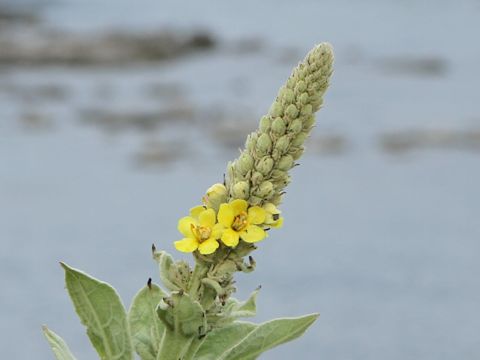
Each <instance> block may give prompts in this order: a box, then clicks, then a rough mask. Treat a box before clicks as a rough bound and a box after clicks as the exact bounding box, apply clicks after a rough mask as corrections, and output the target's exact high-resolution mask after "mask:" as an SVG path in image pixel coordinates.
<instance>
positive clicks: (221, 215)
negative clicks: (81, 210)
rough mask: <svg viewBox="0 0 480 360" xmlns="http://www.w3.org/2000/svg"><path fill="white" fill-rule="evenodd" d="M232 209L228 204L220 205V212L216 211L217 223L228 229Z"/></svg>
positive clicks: (230, 223)
mask: <svg viewBox="0 0 480 360" xmlns="http://www.w3.org/2000/svg"><path fill="white" fill-rule="evenodd" d="M233 217H234V215H233V208H232V207H231V206H230V205H229V204H222V205H220V210H218V222H219V223H220V224H222V225H223V226H225V227H226V228H229V227H230V226H231V225H232V222H233Z"/></svg>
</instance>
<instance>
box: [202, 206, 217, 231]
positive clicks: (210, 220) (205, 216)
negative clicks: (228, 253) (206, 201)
mask: <svg viewBox="0 0 480 360" xmlns="http://www.w3.org/2000/svg"><path fill="white" fill-rule="evenodd" d="M216 220H217V219H216V216H215V210H213V209H207V210H204V211H202V212H201V213H200V214H199V215H198V222H199V223H200V226H205V227H208V228H210V229H211V228H213V225H215V222H216Z"/></svg>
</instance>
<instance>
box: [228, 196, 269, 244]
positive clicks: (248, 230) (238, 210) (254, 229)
mask: <svg viewBox="0 0 480 360" xmlns="http://www.w3.org/2000/svg"><path fill="white" fill-rule="evenodd" d="M265 216H266V212H265V210H264V209H262V208H261V207H260V206H251V207H248V203H247V202H246V201H245V200H240V199H237V200H233V201H232V202H230V203H228V204H221V205H220V210H219V211H218V222H219V223H220V224H222V225H223V226H224V227H225V229H224V230H223V234H222V238H221V239H222V242H223V243H224V244H225V245H227V246H230V247H235V246H237V244H238V242H239V239H242V240H243V241H246V242H248V243H254V242H257V241H260V240H263V239H264V238H265V237H266V236H267V233H266V232H265V230H263V229H262V228H261V227H260V226H258V225H260V224H263V222H264V221H265Z"/></svg>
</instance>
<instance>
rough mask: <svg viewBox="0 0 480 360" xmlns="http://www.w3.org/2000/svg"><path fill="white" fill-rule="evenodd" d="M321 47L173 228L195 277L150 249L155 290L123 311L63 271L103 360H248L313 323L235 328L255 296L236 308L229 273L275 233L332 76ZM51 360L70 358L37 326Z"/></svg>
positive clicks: (249, 265)
mask: <svg viewBox="0 0 480 360" xmlns="http://www.w3.org/2000/svg"><path fill="white" fill-rule="evenodd" d="M332 63H333V52H332V48H331V46H330V45H329V44H326V43H322V44H320V45H317V46H316V47H315V48H313V49H312V50H311V51H310V52H309V53H308V55H307V56H306V58H305V60H304V61H303V62H301V63H300V64H299V65H298V66H297V67H296V68H295V69H294V70H293V73H292V74H291V76H290V77H289V79H288V80H287V82H286V84H285V85H284V86H283V87H282V88H281V89H280V91H279V93H278V95H277V97H276V99H275V101H274V102H273V104H272V106H271V108H270V110H269V111H268V114H267V115H265V116H263V117H262V118H261V120H260V126H259V128H258V129H257V130H256V131H254V132H253V133H251V134H250V135H249V136H248V138H247V141H246V144H245V149H244V150H243V151H242V152H241V154H240V156H239V157H238V159H236V160H235V161H233V162H231V163H229V164H228V167H227V171H226V176H225V180H224V183H222V184H220V183H218V184H214V185H213V186H211V187H210V188H209V189H208V190H207V192H206V194H205V195H204V196H203V198H202V204H200V205H198V206H196V207H193V208H192V209H190V212H189V215H188V216H185V217H182V218H181V219H180V220H179V222H178V230H179V232H180V233H181V235H182V236H183V238H182V239H180V240H178V241H176V242H175V243H174V246H175V248H176V249H177V250H178V251H181V252H187V253H192V254H193V258H194V261H195V266H194V268H193V269H191V268H190V265H189V264H188V263H187V262H185V261H174V260H173V258H172V257H171V256H170V255H169V254H167V253H166V252H165V251H158V250H157V249H156V248H155V246H153V247H152V253H153V258H154V260H155V261H156V262H157V264H158V267H159V272H160V280H161V282H162V284H163V287H160V286H158V285H155V284H154V283H152V281H151V279H149V280H148V283H147V285H146V286H145V287H144V288H143V289H141V290H140V291H139V292H138V294H137V295H136V296H135V298H134V299H133V302H132V305H131V307H130V309H129V310H128V312H127V311H126V310H125V308H124V306H123V304H122V302H121V300H120V298H119V296H118V295H117V293H116V291H115V289H114V288H112V287H111V286H110V285H109V284H107V283H105V282H102V281H99V280H97V279H95V278H93V277H91V276H89V275H87V274H85V273H84V272H82V271H79V270H76V269H74V268H72V267H70V266H68V265H66V264H64V263H61V265H62V267H63V269H64V270H65V279H66V287H67V290H68V293H69V295H70V298H71V299H72V302H73V305H74V307H75V310H76V312H77V314H78V315H79V317H80V320H81V322H82V324H83V325H85V326H86V328H87V335H88V337H89V338H90V341H91V343H92V344H93V346H94V347H95V349H96V351H97V352H98V354H99V356H100V358H101V359H105V360H114V359H115V360H130V359H134V358H135V353H136V354H138V356H139V357H140V358H141V359H143V360H180V359H182V360H191V359H197V360H220V359H221V360H251V359H256V358H258V357H259V356H260V354H262V353H263V352H265V351H267V350H269V349H271V348H273V347H274V346H277V345H280V344H282V343H285V342H287V341H290V340H292V339H295V338H297V337H299V336H301V335H302V334H303V333H304V332H305V330H306V329H307V328H308V327H309V326H310V325H311V324H312V323H313V322H314V321H315V319H316V318H317V317H318V314H311V315H306V316H302V317H297V318H282V319H275V320H272V321H269V322H266V323H263V324H254V323H251V322H245V321H240V320H239V319H242V318H246V317H252V316H254V315H255V313H256V297H257V292H258V289H257V290H256V291H254V292H253V293H252V295H251V296H250V297H249V298H248V299H247V300H246V301H243V302H241V301H238V300H237V299H235V298H234V297H232V294H233V293H234V292H235V286H234V283H235V282H234V275H235V273H236V272H239V271H241V272H247V273H248V272H252V271H253V270H254V269H255V261H254V260H253V258H252V256H251V253H252V252H253V251H254V250H255V249H256V248H257V243H258V242H260V241H262V240H264V239H265V238H267V237H268V236H269V234H270V233H271V232H273V231H272V230H273V229H277V228H281V227H282V224H283V218H282V216H281V212H280V209H279V205H280V204H281V202H282V197H283V195H284V194H285V191H284V190H285V187H286V186H287V185H288V183H289V182H290V175H289V171H290V169H291V168H292V167H294V166H295V165H296V164H297V161H298V160H299V158H300V157H301V156H302V154H303V151H304V143H305V140H306V139H307V137H308V135H309V134H310V131H311V130H312V128H313V126H314V124H315V112H316V111H318V110H319V109H320V107H321V105H322V103H323V95H324V93H325V91H326V89H327V87H328V83H329V79H330V76H331V74H332ZM44 333H45V336H46V337H47V339H48V341H49V343H50V345H51V347H52V349H53V352H54V354H55V356H56V358H57V359H58V360H72V359H75V357H74V356H73V355H72V353H71V352H70V350H69V348H68V346H67V345H66V343H65V342H64V341H63V340H62V339H61V338H60V337H59V336H58V335H56V334H55V333H54V332H52V331H51V330H49V329H48V328H46V327H44Z"/></svg>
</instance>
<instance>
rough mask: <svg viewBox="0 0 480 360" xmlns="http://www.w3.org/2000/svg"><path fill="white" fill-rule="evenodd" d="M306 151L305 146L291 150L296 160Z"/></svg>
mask: <svg viewBox="0 0 480 360" xmlns="http://www.w3.org/2000/svg"><path fill="white" fill-rule="evenodd" d="M304 151H305V149H304V148H303V147H301V148H298V149H297V150H295V151H292V152H291V154H292V157H293V158H294V159H295V160H298V159H300V158H301V157H302V155H303V152H304Z"/></svg>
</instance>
